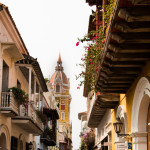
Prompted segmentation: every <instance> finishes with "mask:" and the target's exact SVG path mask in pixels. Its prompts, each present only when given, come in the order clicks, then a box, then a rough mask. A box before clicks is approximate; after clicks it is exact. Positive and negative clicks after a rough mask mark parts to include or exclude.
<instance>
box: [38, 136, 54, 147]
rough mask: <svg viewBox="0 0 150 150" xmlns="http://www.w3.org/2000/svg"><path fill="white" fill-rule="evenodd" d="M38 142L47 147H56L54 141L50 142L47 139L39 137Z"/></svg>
mask: <svg viewBox="0 0 150 150" xmlns="http://www.w3.org/2000/svg"><path fill="white" fill-rule="evenodd" d="M40 141H41V142H43V143H44V144H45V145H47V146H55V145H56V141H55V140H51V139H49V138H47V137H41V138H40Z"/></svg>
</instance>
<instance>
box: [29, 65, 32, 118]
mask: <svg viewBox="0 0 150 150" xmlns="http://www.w3.org/2000/svg"><path fill="white" fill-rule="evenodd" d="M28 69H29V86H28V98H29V103H28V116H29V115H30V100H31V75H32V68H31V67H29V68H28Z"/></svg>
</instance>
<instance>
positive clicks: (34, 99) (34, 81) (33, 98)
mask: <svg viewBox="0 0 150 150" xmlns="http://www.w3.org/2000/svg"><path fill="white" fill-rule="evenodd" d="M35 94H36V78H35V76H34V95H33V101H34V104H35Z"/></svg>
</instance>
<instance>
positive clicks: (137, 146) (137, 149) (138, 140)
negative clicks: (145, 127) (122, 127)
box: [131, 132, 147, 150]
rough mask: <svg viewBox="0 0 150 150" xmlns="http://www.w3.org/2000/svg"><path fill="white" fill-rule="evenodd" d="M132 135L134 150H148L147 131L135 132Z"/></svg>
mask: <svg viewBox="0 0 150 150" xmlns="http://www.w3.org/2000/svg"><path fill="white" fill-rule="evenodd" d="M131 137H132V143H133V148H132V149H133V150H147V132H133V133H132V134H131Z"/></svg>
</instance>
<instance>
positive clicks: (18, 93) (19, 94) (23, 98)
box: [10, 87, 29, 107]
mask: <svg viewBox="0 0 150 150" xmlns="http://www.w3.org/2000/svg"><path fill="white" fill-rule="evenodd" d="M10 90H12V93H13V94H14V96H15V97H14V98H15V100H16V101H17V102H18V104H19V105H21V104H23V105H24V106H25V107H27V104H28V102H29V101H28V94H26V93H25V91H24V90H22V89H20V88H17V87H12V88H10Z"/></svg>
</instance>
